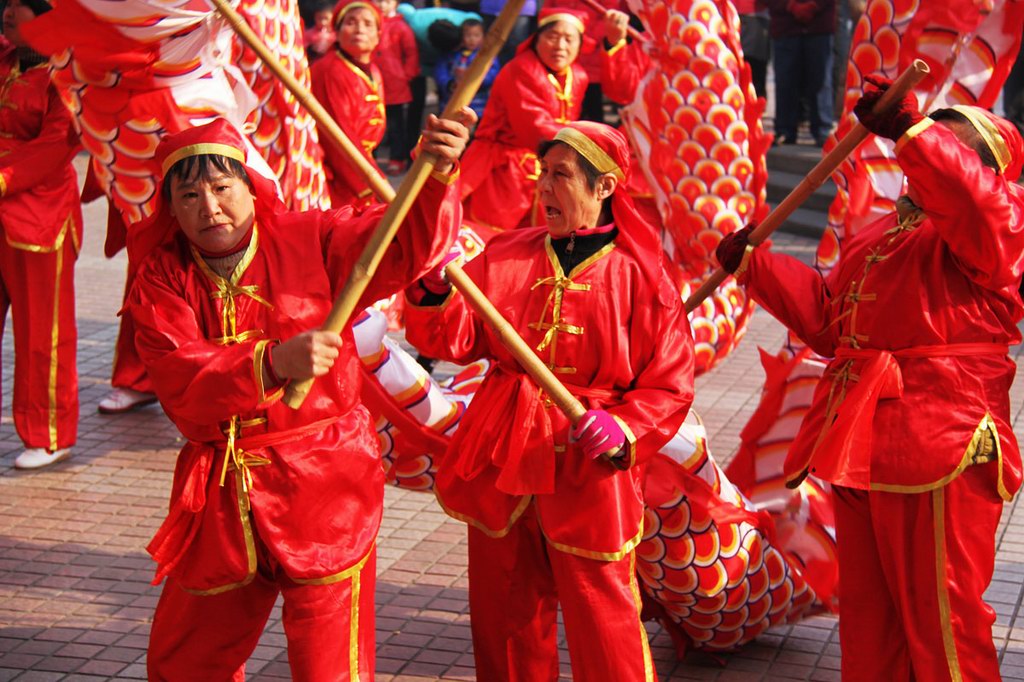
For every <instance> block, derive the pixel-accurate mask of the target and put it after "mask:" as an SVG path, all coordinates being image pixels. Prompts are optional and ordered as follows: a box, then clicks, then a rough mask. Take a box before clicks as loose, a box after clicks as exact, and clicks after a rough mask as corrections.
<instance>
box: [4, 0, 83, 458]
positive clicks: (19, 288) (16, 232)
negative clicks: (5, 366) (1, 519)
mask: <svg viewBox="0 0 1024 682" xmlns="http://www.w3.org/2000/svg"><path fill="white" fill-rule="evenodd" d="M49 9H50V5H49V4H47V3H46V2H44V1H43V0H10V1H9V2H8V3H7V5H6V7H5V8H4V12H3V22H4V26H3V28H4V39H0V71H2V72H3V80H2V82H0V233H2V234H3V239H2V240H0V331H2V329H3V324H4V322H3V320H4V319H5V318H6V317H7V309H8V308H10V309H11V318H12V321H13V324H14V357H15V360H14V398H13V400H12V403H13V412H14V426H15V428H16V429H17V431H18V435H19V436H20V437H21V440H22V442H23V443H24V444H25V447H26V450H25V451H24V452H22V453H21V454H20V455H18V458H17V459H16V460H15V462H14V466H16V467H18V468H19V469H35V468H38V467H43V466H47V465H49V464H53V463H54V462H59V461H60V460H62V459H66V458H67V457H69V456H70V455H71V446H72V445H74V443H75V438H76V436H77V435H78V371H77V367H76V364H75V353H76V350H77V341H78V334H77V329H76V327H75V286H74V284H75V269H74V268H75V259H76V258H77V257H78V249H79V245H80V244H81V243H82V208H81V205H80V203H79V200H78V178H77V175H76V174H75V170H74V168H73V167H72V166H71V160H72V158H73V157H74V154H75V150H76V148H77V146H78V145H77V142H75V141H74V140H75V136H74V130H73V129H72V126H71V116H70V114H69V113H68V110H67V108H66V107H65V106H64V103H63V102H62V101H61V99H60V96H59V95H58V94H57V91H56V90H55V89H54V87H53V86H52V85H51V84H50V75H49V71H48V70H47V62H46V60H45V58H44V57H42V56H41V55H40V54H38V53H36V52H34V51H33V50H32V49H31V48H30V47H28V44H27V43H26V42H25V40H24V38H23V37H22V35H21V32H20V30H19V27H20V26H21V25H22V24H24V23H25V22H28V21H31V20H32V19H34V18H35V17H36V16H37V15H39V14H42V13H43V12H46V11H48V10H49Z"/></svg>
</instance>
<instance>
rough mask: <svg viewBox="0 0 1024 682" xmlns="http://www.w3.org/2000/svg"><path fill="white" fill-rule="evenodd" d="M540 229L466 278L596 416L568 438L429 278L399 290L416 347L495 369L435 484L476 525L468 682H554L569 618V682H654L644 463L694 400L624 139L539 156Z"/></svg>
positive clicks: (491, 247) (592, 133)
mask: <svg viewBox="0 0 1024 682" xmlns="http://www.w3.org/2000/svg"><path fill="white" fill-rule="evenodd" d="M539 157H540V161H541V164H542V165H541V168H542V170H541V175H540V179H539V188H540V197H541V202H542V205H543V207H544V213H545V218H546V222H547V226H546V227H534V228H525V229H521V230H514V231H510V232H506V233H502V234H499V235H497V236H496V237H494V238H493V239H492V240H491V241H490V242H489V243H488V245H487V248H486V249H485V250H484V252H483V254H482V255H481V256H479V257H478V258H476V259H475V260H473V261H471V262H470V263H468V264H467V265H466V272H467V273H468V274H469V275H470V276H471V277H472V278H473V279H474V280H476V282H477V283H478V284H479V285H480V287H481V289H483V290H484V292H485V293H486V294H488V296H489V297H491V299H492V300H493V301H495V303H496V304H497V305H498V307H499V309H500V310H501V311H502V313H503V314H504V315H505V317H506V318H507V319H508V320H509V322H510V323H511V324H512V326H513V327H514V328H515V329H516V330H517V331H518V332H519V333H520V334H521V335H522V336H523V338H524V339H525V340H526V342H527V343H528V344H529V345H530V346H531V347H533V348H535V349H536V350H537V352H538V354H539V355H540V357H541V358H542V359H543V360H544V362H545V363H546V364H547V366H548V367H550V368H551V370H552V371H553V372H554V373H555V374H556V375H557V376H558V377H559V378H561V379H562V380H563V381H564V382H565V385H566V388H568V389H569V390H570V391H571V392H572V393H573V394H574V395H576V396H578V397H579V398H580V400H582V401H583V403H584V404H585V405H586V406H587V407H588V411H587V413H586V415H585V416H584V418H583V419H582V420H581V421H580V423H579V424H578V425H577V426H576V427H575V428H573V427H572V425H570V424H569V422H568V420H567V419H566V417H565V415H564V414H562V413H561V412H560V411H559V410H558V409H557V408H556V407H554V406H553V404H552V403H551V401H550V400H548V399H547V398H546V396H545V395H544V394H543V393H540V392H538V390H537V387H536V386H535V385H534V384H533V382H532V381H531V380H530V379H529V378H528V377H527V376H526V375H525V374H524V373H523V371H522V370H521V369H520V367H519V366H518V364H517V363H516V361H515V360H514V359H513V357H512V355H511V354H510V353H509V352H508V351H507V350H506V349H505V348H504V347H503V346H502V344H501V342H500V340H499V337H498V336H497V335H496V334H495V333H494V332H493V331H492V330H490V329H489V328H487V327H485V326H484V324H483V322H482V321H481V320H480V318H478V317H477V316H476V315H475V314H474V313H473V312H472V311H471V310H470V309H469V308H468V307H467V304H466V302H465V300H464V299H463V298H462V297H461V296H460V295H459V294H458V293H449V292H446V291H445V289H446V288H447V285H446V283H445V282H444V281H443V279H442V278H441V276H440V275H439V272H438V271H435V272H434V273H431V275H429V276H428V277H425V278H424V279H422V280H420V282H419V283H418V284H417V286H416V287H414V288H410V289H409V290H407V296H409V297H410V299H411V301H410V302H411V303H418V304H419V305H418V306H416V305H410V306H409V308H408V311H407V318H406V323H407V333H408V338H409V340H410V342H412V343H413V344H414V345H416V346H417V348H420V349H421V350H423V351H424V352H426V353H427V354H430V355H431V356H432V357H439V358H444V359H447V360H451V361H454V362H458V363H467V362H470V361H472V360H475V359H477V358H481V357H490V358H494V360H495V362H496V366H495V368H494V369H493V370H492V371H491V373H490V374H489V375H488V377H487V379H486V380H485V381H484V383H483V384H482V385H481V387H480V390H479V391H478V392H477V394H476V397H475V398H474V399H473V402H472V404H471V405H470V407H469V410H468V412H467V413H466V415H465V416H464V417H463V420H462V423H461V426H460V427H459V430H458V432H457V434H456V436H455V438H454V439H453V441H452V444H451V447H450V448H449V450H448V455H447V457H446V459H445V461H444V462H443V464H442V465H441V467H440V469H439V472H438V477H437V496H438V499H439V500H440V502H441V504H442V506H443V507H444V508H445V510H446V511H447V512H448V513H449V514H450V515H451V516H453V517H455V518H457V519H460V520H462V521H465V522H467V523H468V524H469V600H470V612H471V616H472V628H473V650H474V655H475V657H476V666H477V677H478V679H481V680H493V681H503V680H551V679H555V678H557V677H558V651H557V643H556V634H555V614H556V611H557V607H558V605H559V604H561V607H562V615H563V617H564V622H565V630H566V637H567V639H568V643H569V652H570V655H571V657H572V665H573V676H574V679H577V680H585V681H591V682H593V681H594V680H607V681H609V682H613V681H620V680H654V679H655V678H654V672H653V667H652V665H651V657H650V652H649V650H648V648H647V638H646V635H645V633H644V628H643V625H642V623H641V621H640V592H639V588H638V586H637V583H636V577H635V573H634V548H635V547H636V545H637V543H639V542H640V539H641V535H642V533H643V499H642V497H641V480H642V477H643V472H644V463H645V461H646V460H647V459H648V458H649V457H650V456H652V455H653V454H654V453H655V452H656V451H657V450H658V449H659V448H660V447H661V446H662V445H664V444H665V443H666V442H667V441H668V440H669V438H670V437H671V436H672V434H674V433H675V431H676V429H677V428H678V427H679V425H680V424H681V423H682V421H683V419H684V418H685V416H686V413H687V410H688V409H689V406H690V403H691V401H692V399H693V338H692V336H691V334H690V329H689V324H688V323H687V320H686V312H685V310H684V308H683V305H682V302H681V301H680V299H679V293H678V291H677V290H676V289H675V288H674V287H673V285H672V283H671V281H670V280H669V278H668V276H667V274H666V273H665V271H664V269H663V266H662V257H661V245H660V243H659V241H658V237H657V235H656V234H655V233H654V230H653V229H652V228H651V226H650V225H648V224H646V223H644V222H643V221H642V220H641V219H640V217H639V216H638V215H637V213H636V211H635V210H634V209H633V205H632V201H631V200H630V198H629V196H628V194H626V193H625V192H624V191H623V185H624V183H625V181H626V179H627V178H628V175H629V147H628V145H627V142H626V139H625V137H624V136H623V135H622V134H621V133H620V132H619V131H617V130H615V129H614V128H611V127H609V126H606V125H604V124H601V123H590V122H578V123H572V124H570V125H569V126H568V127H565V128H562V129H561V130H559V131H558V132H557V133H556V135H555V136H554V140H553V141H550V142H547V143H545V144H543V145H541V147H540V151H539Z"/></svg>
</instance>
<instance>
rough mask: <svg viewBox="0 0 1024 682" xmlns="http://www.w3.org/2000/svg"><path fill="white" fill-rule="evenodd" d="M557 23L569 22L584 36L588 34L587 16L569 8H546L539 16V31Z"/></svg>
mask: <svg viewBox="0 0 1024 682" xmlns="http://www.w3.org/2000/svg"><path fill="white" fill-rule="evenodd" d="M556 21H567V22H569V23H570V24H572V25H573V26H574V27H576V29H577V30H578V31H579V32H580V35H581V36H582V35H583V34H584V33H586V32H587V14H586V12H581V11H580V10H578V9H570V8H568V7H545V8H544V9H542V10H541V11H540V14H538V15H537V30H540V29H542V28H544V27H545V26H547V25H548V24H553V23H554V22H556Z"/></svg>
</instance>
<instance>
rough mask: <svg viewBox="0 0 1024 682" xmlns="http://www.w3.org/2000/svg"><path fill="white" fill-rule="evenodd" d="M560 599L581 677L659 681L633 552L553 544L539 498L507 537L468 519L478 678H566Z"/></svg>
mask: <svg viewBox="0 0 1024 682" xmlns="http://www.w3.org/2000/svg"><path fill="white" fill-rule="evenodd" d="M595 522H597V521H595ZM559 604H561V606H562V619H563V622H564V624H565V636H566V640H567V642H568V644H569V656H570V658H571V659H572V673H573V679H574V680H576V681H577V682H641V681H649V682H655V677H654V666H653V664H652V662H651V652H650V649H649V648H648V644H647V633H646V631H645V630H644V626H643V623H642V622H641V621H640V588H639V586H638V585H637V582H636V571H635V556H634V554H633V553H632V552H631V553H630V554H629V555H627V556H625V557H623V558H622V559H619V560H618V561H598V560H596V559H587V558H584V557H581V556H576V555H574V554H569V553H567V552H562V551H559V550H557V549H554V548H553V547H551V546H550V545H548V543H547V541H546V540H545V539H544V536H543V534H542V533H541V529H540V526H539V524H538V523H537V517H536V512H535V510H534V507H533V506H532V505H531V506H530V508H529V509H528V510H527V512H526V513H525V514H523V516H522V517H521V518H520V519H519V520H518V521H517V522H516V523H515V525H513V526H512V529H511V530H510V531H509V533H508V535H506V536H505V537H503V538H491V537H489V536H487V535H485V534H484V533H483V532H481V531H479V530H477V529H476V528H474V527H472V526H470V527H469V611H470V619H471V627H472V631H473V654H474V657H475V659H476V676H477V679H478V680H487V682H544V681H545V680H557V679H558V641H557V635H556V623H555V619H556V615H557V610H558V605H559Z"/></svg>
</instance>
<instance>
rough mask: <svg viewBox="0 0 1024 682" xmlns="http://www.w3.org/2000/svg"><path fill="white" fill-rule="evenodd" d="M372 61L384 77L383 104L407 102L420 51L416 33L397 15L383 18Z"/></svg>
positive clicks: (410, 94) (417, 73) (410, 97)
mask: <svg viewBox="0 0 1024 682" xmlns="http://www.w3.org/2000/svg"><path fill="white" fill-rule="evenodd" d="M373 61H374V63H375V64H376V65H377V66H378V67H380V72H381V75H382V76H383V78H384V103H385V104H405V103H407V102H411V101H412V90H410V89H409V81H411V80H412V79H413V78H415V77H416V76H418V75H420V51H419V49H418V48H417V47H416V36H414V35H413V32H412V29H411V28H409V25H408V24H407V23H405V19H403V18H402V16H401V15H399V14H396V15H395V16H393V17H385V18H384V26H383V28H382V30H381V34H380V44H379V45H378V46H377V52H376V53H374V55H373Z"/></svg>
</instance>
